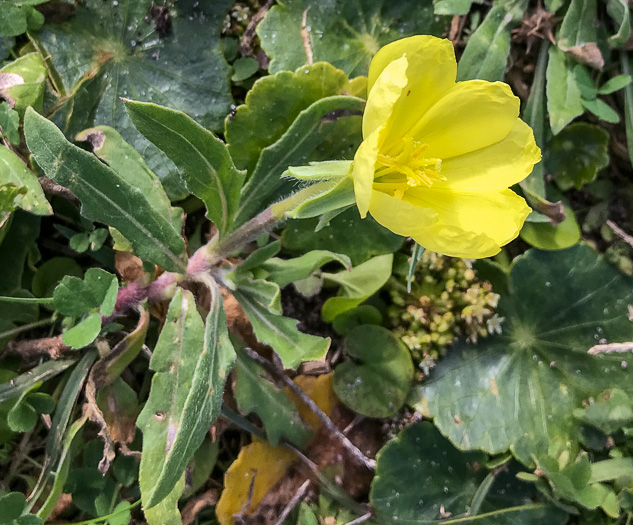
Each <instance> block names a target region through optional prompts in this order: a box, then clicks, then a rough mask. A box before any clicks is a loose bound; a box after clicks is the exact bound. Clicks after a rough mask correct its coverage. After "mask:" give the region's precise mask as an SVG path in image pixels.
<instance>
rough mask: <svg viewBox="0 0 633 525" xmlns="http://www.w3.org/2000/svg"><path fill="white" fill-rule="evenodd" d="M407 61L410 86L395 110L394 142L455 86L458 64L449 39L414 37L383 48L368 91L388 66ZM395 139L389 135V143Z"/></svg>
mask: <svg viewBox="0 0 633 525" xmlns="http://www.w3.org/2000/svg"><path fill="white" fill-rule="evenodd" d="M401 57H406V59H407V63H408V64H407V71H406V76H407V79H408V83H407V86H406V88H407V89H406V91H405V92H404V93H403V96H401V97H400V98H399V100H398V101H397V103H396V104H395V106H394V109H393V116H392V119H393V128H392V129H393V133H394V135H395V136H394V137H393V138H394V139H398V138H400V137H402V136H404V135H405V134H406V133H407V132H408V130H409V129H411V128H412V127H413V126H414V125H415V124H416V123H417V122H418V121H419V120H420V119H421V118H422V116H423V115H424V114H425V113H426V111H427V110H428V109H429V108H430V107H431V106H433V105H434V104H435V103H436V102H437V101H438V100H439V99H440V98H442V97H443V96H444V95H446V94H447V93H448V92H449V91H450V90H451V88H452V87H453V86H454V85H455V76H456V75H457V63H456V62H455V51H454V49H453V44H452V43H451V42H450V40H446V39H444V38H436V37H434V36H427V35H424V36H412V37H410V38H403V39H401V40H397V41H395V42H392V43H391V44H388V45H386V46H385V47H383V48H382V49H381V50H380V51H378V53H377V54H376V56H375V57H374V58H373V60H372V62H371V66H370V67H369V77H368V89H370V90H371V89H372V88H373V86H374V84H376V82H377V81H378V79H379V78H380V76H381V74H382V72H383V71H384V70H385V68H387V67H388V65H389V63H390V62H392V61H394V60H398V59H399V58H401ZM391 138H392V136H391V134H390V137H389V140H391Z"/></svg>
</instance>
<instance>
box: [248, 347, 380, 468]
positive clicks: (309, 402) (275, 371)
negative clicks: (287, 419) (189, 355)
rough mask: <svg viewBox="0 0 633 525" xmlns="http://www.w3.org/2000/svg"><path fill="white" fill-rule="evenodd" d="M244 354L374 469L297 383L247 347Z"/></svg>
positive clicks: (346, 447) (361, 460)
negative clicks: (283, 384)
mask: <svg viewBox="0 0 633 525" xmlns="http://www.w3.org/2000/svg"><path fill="white" fill-rule="evenodd" d="M244 352H245V353H246V355H247V356H248V357H250V358H251V359H252V360H253V361H255V362H257V363H259V364H260V365H261V366H263V367H264V368H265V369H266V370H267V371H268V372H270V373H271V374H274V375H275V376H276V377H278V378H279V379H281V380H282V381H283V382H284V383H285V384H286V385H287V386H288V387H289V388H290V390H292V391H293V392H294V393H295V394H296V395H297V396H298V397H299V398H300V399H301V401H303V402H304V403H305V404H306V405H308V408H309V409H310V410H312V412H314V414H315V415H316V416H317V417H318V418H319V419H320V420H321V421H322V423H323V424H324V425H325V426H326V427H327V429H328V430H329V431H330V432H332V434H334V435H335V436H336V437H337V439H338V440H339V441H340V442H341V444H342V445H343V446H344V447H345V449H346V450H347V451H348V452H349V453H350V454H351V455H352V456H354V458H356V459H357V460H358V461H360V462H361V463H362V464H363V465H364V466H365V467H366V468H368V469H369V470H375V469H376V461H375V460H373V459H369V458H368V457H367V456H365V454H363V453H362V452H361V451H360V449H359V448H358V447H357V446H356V445H354V443H352V442H351V441H350V440H349V439H348V438H347V436H345V435H344V434H343V433H342V432H341V431H340V430H339V429H338V428H336V425H335V424H334V423H333V422H332V420H331V419H330V418H329V417H328V415H327V414H326V413H325V412H323V410H321V409H320V408H319V407H318V405H317V404H316V403H315V402H314V401H313V400H312V399H311V398H310V397H308V395H307V394H306V393H305V392H304V391H303V390H301V388H300V387H299V386H298V385H297V383H295V382H294V381H293V380H292V379H290V378H289V377H288V376H287V375H286V374H285V373H284V372H283V370H278V369H277V368H276V367H275V366H274V365H273V364H272V363H271V362H270V361H268V360H267V359H264V358H263V357H262V356H260V355H259V354H258V353H257V352H255V351H254V350H251V349H250V348H248V347H245V348H244Z"/></svg>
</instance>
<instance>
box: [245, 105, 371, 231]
mask: <svg viewBox="0 0 633 525" xmlns="http://www.w3.org/2000/svg"><path fill="white" fill-rule="evenodd" d="M364 104H365V101H364V100H363V99H360V98H358V97H351V96H333V97H326V98H323V99H321V100H319V101H317V102H315V103H314V104H312V105H311V106H309V107H308V108H307V109H305V110H303V111H301V112H300V113H299V115H298V116H297V118H296V119H295V121H294V122H293V123H292V125H291V126H290V127H289V128H288V129H287V130H286V131H285V133H284V134H283V135H282V136H281V137H280V138H279V140H277V142H275V143H274V144H272V145H270V146H268V147H266V148H264V150H263V151H262V153H261V155H260V157H259V161H258V162H257V164H256V166H255V168H254V170H253V173H252V174H251V175H250V177H249V179H248V182H247V183H246V185H245V186H244V189H243V191H242V199H241V201H240V206H239V209H238V211H237V218H236V220H235V222H236V223H237V224H238V225H239V224H242V223H244V222H246V221H247V220H248V219H250V218H251V217H253V216H254V215H256V214H257V213H259V212H260V211H262V210H263V209H264V208H265V207H266V206H268V205H270V204H272V203H273V202H275V201H278V200H279V199H280V198H282V197H285V196H287V195H289V194H290V193H292V191H293V189H294V188H295V186H296V182H294V181H292V180H288V179H283V178H282V177H281V175H282V173H284V172H285V171H286V170H287V169H288V167H289V166H295V165H301V164H303V163H305V162H306V161H307V160H308V158H309V156H310V155H311V154H312V152H313V151H314V150H315V148H316V147H317V146H318V145H319V144H320V143H321V142H322V140H323V137H324V136H325V132H324V129H325V130H327V128H322V126H321V125H322V123H323V120H324V119H325V118H326V117H327V116H328V115H329V114H330V113H332V112H334V111H336V112H341V113H342V114H345V113H348V112H351V113H354V112H361V111H362V110H363V107H364ZM341 118H345V117H341Z"/></svg>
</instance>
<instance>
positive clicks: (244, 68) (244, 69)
mask: <svg viewBox="0 0 633 525" xmlns="http://www.w3.org/2000/svg"><path fill="white" fill-rule="evenodd" d="M258 69H259V62H257V60H255V59H254V58H253V57H241V58H238V59H237V60H236V61H235V62H234V63H233V76H232V77H231V80H232V81H233V82H241V81H242V80H246V79H247V78H249V77H252V76H253V75H254V74H255V73H257V70H258Z"/></svg>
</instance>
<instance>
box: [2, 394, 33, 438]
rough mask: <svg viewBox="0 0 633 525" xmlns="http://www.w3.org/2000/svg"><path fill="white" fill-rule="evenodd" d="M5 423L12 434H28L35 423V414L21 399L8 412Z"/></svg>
mask: <svg viewBox="0 0 633 525" xmlns="http://www.w3.org/2000/svg"><path fill="white" fill-rule="evenodd" d="M7 423H8V424H9V428H10V429H11V430H13V431H14V432H30V431H31V430H33V428H34V427H35V424H36V423H37V412H36V410H35V409H34V408H33V407H32V406H31V405H30V404H29V403H28V402H27V401H26V400H24V399H21V400H20V401H19V402H18V403H16V404H15V405H13V408H12V409H11V410H9V413H8V414H7Z"/></svg>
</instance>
